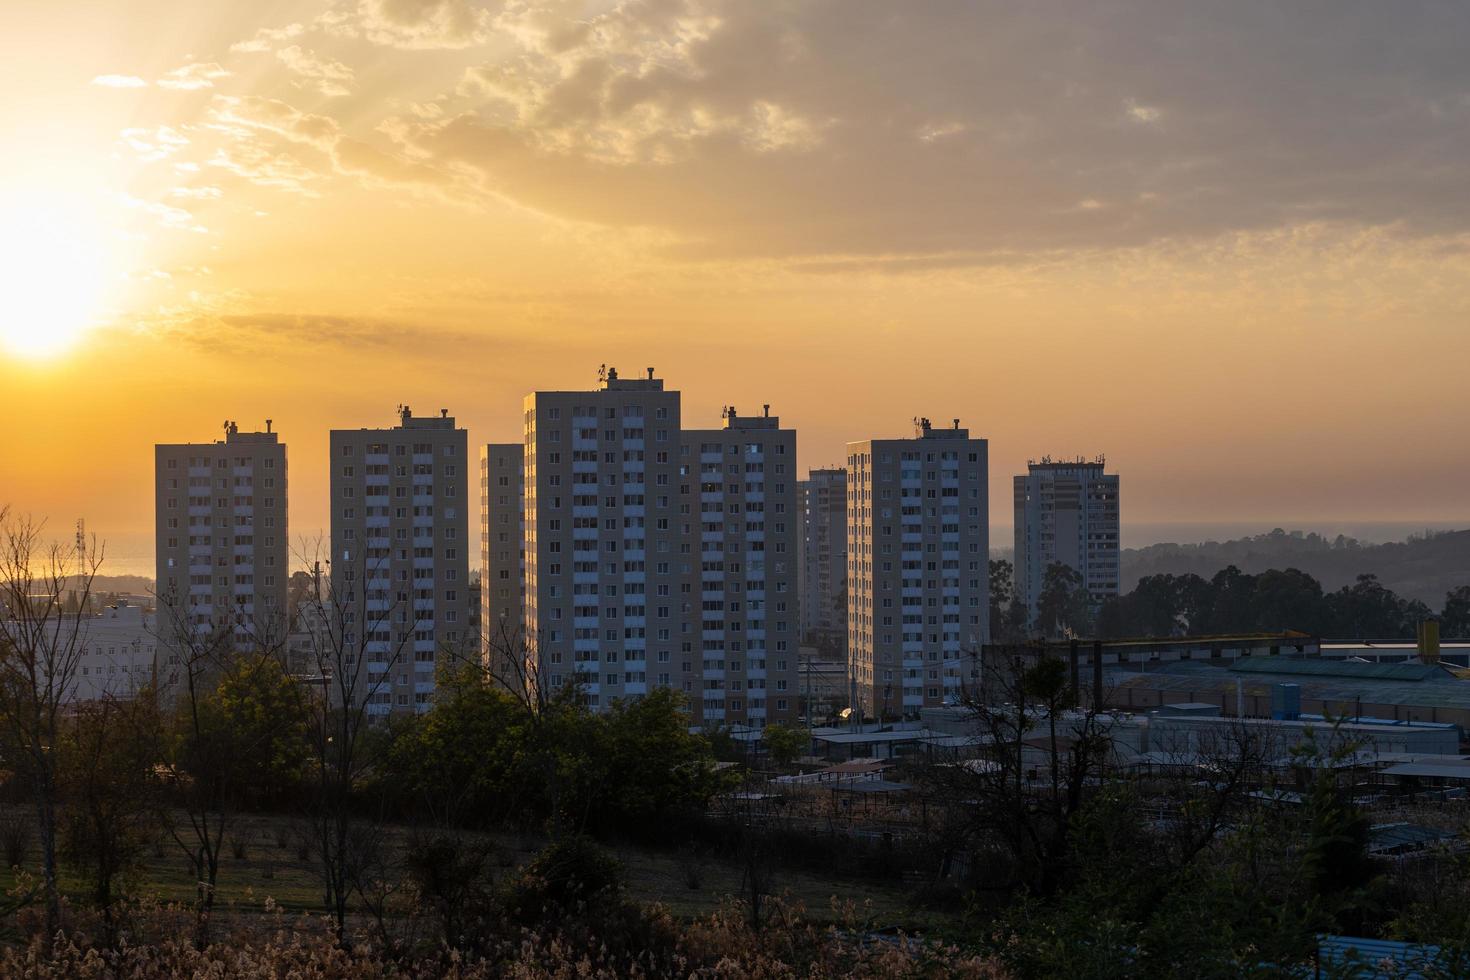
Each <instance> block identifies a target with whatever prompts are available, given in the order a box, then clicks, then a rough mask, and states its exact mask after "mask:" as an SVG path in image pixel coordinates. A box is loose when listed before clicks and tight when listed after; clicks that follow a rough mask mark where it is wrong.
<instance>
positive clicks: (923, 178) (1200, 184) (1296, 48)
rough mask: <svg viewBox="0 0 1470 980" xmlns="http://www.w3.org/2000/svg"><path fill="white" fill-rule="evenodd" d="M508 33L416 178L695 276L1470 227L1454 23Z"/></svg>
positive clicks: (672, 4) (746, 15)
mask: <svg viewBox="0 0 1470 980" xmlns="http://www.w3.org/2000/svg"><path fill="white" fill-rule="evenodd" d="M441 7H442V5H440V4H413V3H408V4H403V5H402V6H401V7H400V6H398V5H395V6H394V8H393V9H394V10H396V11H397V14H398V15H400V16H402V17H403V18H404V22H405V23H407V22H409V21H414V22H417V21H416V17H418V16H419V15H422V14H423V13H424V11H426V10H430V9H433V10H440V9H441ZM365 9H366V7H364V8H359V12H361V11H362V10H365ZM374 9H375V10H377V12H378V14H380V15H385V11H386V9H387V8H385V7H384V6H383V5H374ZM415 12H417V14H415ZM493 27H494V31H495V35H496V37H497V38H499V39H502V40H503V41H505V42H507V43H509V44H510V46H511V50H508V51H505V52H503V53H497V54H495V55H494V56H493V57H486V58H484V59H482V63H481V64H480V65H477V66H475V67H473V68H471V69H470V70H468V71H466V72H465V73H464V74H463V76H462V77H461V78H460V80H459V83H458V85H457V88H456V89H455V90H454V91H453V92H452V93H451V94H449V95H447V96H446V97H445V98H444V99H443V100H441V101H440V102H439V103H438V105H439V110H438V115H437V117H436V116H434V115H433V114H431V113H423V112H419V113H415V114H414V115H410V116H403V117H400V118H394V119H390V120H388V121H386V122H385V123H384V125H383V127H382V129H383V130H384V131H385V132H387V133H389V134H391V135H392V136H393V137H394V138H395V139H396V140H397V141H398V144H399V152H400V155H401V156H403V157H404V158H407V159H413V160H416V161H418V162H420V163H422V164H423V165H424V166H426V167H427V168H429V169H430V171H432V172H444V171H446V170H453V171H456V172H459V173H464V174H468V175H471V176H472V177H473V178H474V179H476V180H477V181H478V182H479V183H480V184H481V185H482V186H483V187H484V188H485V189H486V190H487V191H490V192H493V193H495V194H498V195H500V196H502V197H505V198H507V199H509V200H512V201H515V202H517V203H520V204H522V205H525V206H528V207H531V208H534V209H537V210H541V211H544V212H546V213H549V214H554V215H557V216H560V217H564V218H569V219H573V220H577V221H587V222H594V223H598V224H603V225H609V226H614V227H621V228H653V229H658V230H661V231H665V232H668V233H671V234H672V235H673V236H675V237H676V238H677V239H679V240H680V241H681V242H682V243H683V245H682V251H683V252H684V253H685V254H688V255H726V256H741V255H747V256H781V255H806V256H843V255H849V256H877V255H894V254H905V255H906V254H933V255H943V256H953V255H985V254H990V253H1003V252H1008V251H1015V250H1021V251H1038V252H1039V251H1045V250H1049V249H1056V248H1077V249H1091V248H1098V247H1103V248H1120V247H1132V246H1135V245H1139V244H1142V243H1148V242H1157V241H1165V240H1187V239H1192V238H1202V239H1208V238H1211V237H1213V236H1217V235H1221V234H1229V233H1232V232H1237V231H1253V230H1269V229H1272V228H1282V227H1292V226H1295V225H1298V224H1302V223H1307V222H1324V221H1325V222H1330V223H1338V224H1344V225H1360V226H1387V225H1392V226H1393V227H1394V228H1395V229H1396V230H1397V231H1398V233H1400V234H1404V235H1436V234H1443V233H1454V232H1458V231H1461V230H1466V229H1470V195H1466V194H1465V193H1464V187H1465V186H1466V184H1467V182H1470V98H1467V96H1466V93H1467V92H1470V42H1467V41H1466V40H1465V39H1466V38H1470V6H1466V5H1460V4H1450V3H1434V2H1429V0H1411V2H1407V3H1405V4H1397V5H1393V6H1392V7H1385V6H1383V5H1381V4H1376V3H1372V2H1369V0H1304V2H1301V3H1296V4H1291V5H1289V6H1287V7H1282V6H1281V5H1280V4H1278V3H1274V2H1269V0H1240V2H1238V3H1232V4H1203V5H1201V4H1178V3H1175V2H1172V0H1119V2H1117V3H1111V4H1105V5H1090V4H1081V3H1073V2H1063V0H1038V2H1036V3H1030V4H1014V3H1009V2H1002V0H934V2H931V3H924V4H915V5H905V6H904V7H903V9H902V11H899V10H897V9H896V8H895V7H894V6H893V5H892V4H891V3H890V2H887V0H807V2H801V3H780V4H777V3H750V2H749V0H647V2H640V0H625V2H622V3H618V4H615V5H613V6H611V7H605V8H602V9H601V12H600V13H594V14H591V15H588V14H587V13H586V8H585V5H583V4H581V3H575V4H573V3H560V2H539V3H533V2H530V0H508V2H507V3H505V4H504V6H503V7H502V9H501V10H500V11H499V12H498V13H497V14H496V15H495V19H494V22H493ZM473 33H474V31H473V29H470V28H468V27H467V28H466V30H465V32H463V33H462V35H461V36H466V37H467V36H470V35H471V34H473ZM1093 205H1101V206H1093Z"/></svg>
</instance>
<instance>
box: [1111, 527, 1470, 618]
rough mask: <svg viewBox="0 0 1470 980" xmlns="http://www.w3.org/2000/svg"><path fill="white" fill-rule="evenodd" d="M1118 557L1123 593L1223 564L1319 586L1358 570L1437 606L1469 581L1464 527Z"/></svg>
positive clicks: (1346, 579) (1333, 585) (1277, 534)
mask: <svg viewBox="0 0 1470 980" xmlns="http://www.w3.org/2000/svg"><path fill="white" fill-rule="evenodd" d="M1122 561H1123V580H1122V582H1120V583H1119V584H1120V585H1121V586H1122V589H1123V591H1124V592H1128V591H1130V590H1131V589H1132V588H1133V587H1134V586H1136V585H1137V584H1138V580H1139V579H1141V578H1144V577H1146V576H1149V575H1159V574H1172V575H1183V574H1186V573H1188V572H1193V573H1194V574H1196V575H1199V576H1201V577H1203V578H1210V577H1211V576H1213V575H1214V574H1215V573H1216V572H1218V571H1220V569H1222V568H1225V567H1226V566H1228V565H1234V566H1236V567H1237V568H1239V569H1240V570H1241V571H1243V572H1250V573H1253V574H1254V573H1259V572H1264V571H1266V570H1267V569H1271V568H1282V569H1284V568H1297V569H1300V570H1302V571H1304V572H1306V573H1307V574H1308V575H1311V576H1312V577H1313V578H1315V579H1317V580H1318V581H1319V582H1321V583H1322V588H1323V589H1324V590H1326V591H1333V590H1336V589H1339V588H1341V587H1342V586H1344V585H1351V584H1352V583H1353V581H1354V580H1355V579H1356V578H1357V577H1358V576H1359V575H1363V574H1369V573H1371V574H1374V575H1377V576H1378V579H1379V581H1380V582H1382V583H1383V584H1384V585H1385V586H1386V587H1388V588H1390V589H1392V590H1393V591H1394V592H1396V593H1398V594H1399V595H1400V596H1403V597H1405V598H1409V599H1419V600H1421V601H1423V602H1424V603H1426V604H1428V605H1429V607H1430V608H1431V609H1439V608H1440V606H1441V605H1443V604H1444V597H1445V593H1446V592H1448V591H1450V590H1451V589H1453V588H1456V587H1458V586H1461V585H1470V530H1466V531H1444V532H1439V533H1435V534H1428V535H1424V536H1417V535H1416V536H1411V537H1410V538H1409V539H1408V540H1407V541H1397V542H1393V543H1391V544H1363V543H1362V542H1360V541H1357V540H1355V539H1353V538H1347V537H1343V536H1341V535H1339V536H1338V537H1336V538H1325V537H1323V536H1321V535H1320V534H1305V533H1303V532H1301V531H1284V530H1282V529H1281V528H1277V529H1276V530H1274V531H1271V532H1270V533H1269V534H1257V535H1255V536H1253V537H1248V538H1238V539H1236V540H1233V541H1206V542H1204V543H1203V544H1155V545H1149V546H1148V547H1147V548H1125V549H1124V550H1123V557H1122Z"/></svg>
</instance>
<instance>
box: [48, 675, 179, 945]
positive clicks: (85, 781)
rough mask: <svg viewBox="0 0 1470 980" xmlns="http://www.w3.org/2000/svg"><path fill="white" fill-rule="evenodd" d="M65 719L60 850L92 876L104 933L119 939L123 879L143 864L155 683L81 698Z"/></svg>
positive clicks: (154, 726)
mask: <svg viewBox="0 0 1470 980" xmlns="http://www.w3.org/2000/svg"><path fill="white" fill-rule="evenodd" d="M70 722H71V723H70V724H68V725H66V726H65V731H64V738H63V741H62V775H63V779H64V785H65V787H66V796H67V800H66V804H65V806H64V807H63V822H62V840H63V842H64V847H63V850H64V852H65V853H66V854H67V857H68V859H69V860H70V862H71V863H72V864H73V865H74V866H75V867H76V868H77V869H78V870H80V871H81V872H82V873H84V874H85V875H86V876H87V879H88V881H89V883H90V885H91V890H92V900H93V902H94V904H95V905H96V906H97V908H98V909H100V910H101V912H102V923H103V929H104V932H105V941H106V942H107V944H108V945H109V946H115V945H116V944H117V939H118V929H119V922H118V917H117V908H116V905H117V900H118V894H117V892H118V880H119V879H120V878H122V877H123V876H124V875H125V874H126V873H127V872H129V871H131V870H133V869H134V868H136V867H137V866H138V862H139V858H140V855H141V852H142V847H143V841H144V838H145V834H146V827H147V820H148V816H149V814H150V812H151V800H150V798H149V797H150V788H151V787H150V784H151V782H152V771H153V763H154V761H155V758H156V756H155V755H154V752H155V749H156V748H157V742H156V740H155V737H154V736H155V732H156V730H157V710H156V703H155V701H154V697H153V691H152V690H151V689H148V688H145V689H144V690H143V691H141V692H139V693H138V694H137V695H136V696H134V697H130V698H126V699H124V698H116V697H113V696H111V695H104V696H103V697H101V698H98V699H96V700H92V701H87V702H84V703H82V704H79V705H78V706H77V708H76V710H75V711H74V712H73V713H72V716H71V719H70Z"/></svg>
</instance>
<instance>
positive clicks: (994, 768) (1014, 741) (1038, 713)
mask: <svg viewBox="0 0 1470 980" xmlns="http://www.w3.org/2000/svg"><path fill="white" fill-rule="evenodd" d="M981 670H982V673H983V675H984V680H985V683H984V692H985V696H984V697H981V696H979V693H978V689H974V690H970V691H969V692H967V694H966V699H965V705H966V707H967V708H968V709H969V710H970V711H971V712H972V713H973V717H974V726H975V731H976V733H977V735H978V736H979V740H980V741H981V742H982V743H983V746H984V752H985V754H984V758H983V759H981V760H978V762H977V764H973V765H958V766H944V767H934V768H933V769H932V770H930V771H929V772H928V773H927V774H926V779H927V780H928V781H929V782H930V783H931V784H932V786H933V789H934V790H935V793H936V796H937V797H938V798H939V799H940V800H947V801H949V802H950V804H951V806H952V807H953V808H954V809H955V811H956V812H957V813H958V814H960V816H961V817H962V820H963V823H964V826H965V828H966V830H967V834H968V836H969V837H970V839H971V840H972V841H974V842H976V843H977V844H979V845H980V846H982V847H984V846H991V847H993V846H995V845H997V844H999V845H1000V846H1001V847H1002V848H1003V850H1004V853H1005V854H1006V855H1007V856H1008V857H1009V860H1010V862H1011V864H1012V872H1013V874H1014V875H1015V876H1016V878H1017V881H1015V882H1013V884H1024V885H1026V886H1027V887H1030V888H1031V889H1033V890H1034V891H1036V892H1038V893H1040V894H1043V895H1047V894H1051V893H1052V892H1054V891H1055V890H1056V889H1057V888H1058V887H1059V886H1060V884H1061V882H1062V880H1063V877H1064V875H1065V872H1066V869H1067V866H1068V862H1069V859H1070V856H1071V854H1070V852H1071V844H1072V841H1071V837H1070V831H1071V827H1072V818H1073V816H1074V815H1075V814H1077V813H1078V812H1079V811H1080V810H1081V808H1082V807H1083V805H1084V804H1085V803H1086V800H1087V794H1088V791H1089V789H1090V788H1091V787H1093V786H1095V785H1096V784H1098V783H1099V782H1100V781H1101V780H1103V779H1105V778H1106V777H1107V776H1108V775H1109V773H1110V770H1111V768H1112V762H1113V756H1112V748H1113V747H1112V738H1111V735H1110V732H1109V727H1110V721H1111V719H1110V718H1109V717H1108V716H1107V715H1105V714H1103V713H1102V712H1101V711H1100V710H1099V709H1098V708H1096V707H1095V706H1092V705H1083V704H1081V703H1079V698H1078V692H1077V690H1076V688H1075V687H1074V686H1073V685H1072V684H1071V683H1070V682H1069V680H1068V676H1067V667H1066V665H1065V664H1064V663H1063V662H1062V661H1060V660H1058V659H1056V658H1052V657H1048V656H1045V655H1044V654H1042V653H1040V652H1039V651H1036V652H1033V653H1031V654H1030V655H1023V654H1022V653H1020V652H1017V653H1016V654H1015V656H1014V658H1013V660H1012V662H1011V663H1009V664H1004V665H1001V664H988V665H982V668H981Z"/></svg>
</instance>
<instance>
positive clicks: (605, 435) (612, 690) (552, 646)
mask: <svg viewBox="0 0 1470 980" xmlns="http://www.w3.org/2000/svg"><path fill="white" fill-rule="evenodd" d="M524 422H525V454H526V455H525V510H524V519H525V522H526V523H525V552H526V561H525V566H526V572H525V574H526V593H525V629H524V634H525V638H526V643H527V644H528V659H530V660H531V661H532V662H533V665H534V669H533V670H532V671H531V674H532V677H533V679H534V682H535V683H537V684H539V685H541V686H543V687H549V689H551V690H559V689H561V688H562V687H564V686H565V685H567V684H569V683H573V682H576V683H578V684H579V685H580V686H581V689H582V692H583V695H584V697H585V698H586V700H587V703H588V705H589V706H591V707H593V708H594V709H596V708H604V707H606V706H607V705H608V704H610V703H611V702H612V700H613V699H615V698H622V697H629V696H635V695H641V694H645V693H647V692H648V691H649V690H650V689H651V685H657V684H666V685H669V686H673V685H675V684H680V683H681V682H682V680H683V674H682V672H681V668H682V664H683V663H684V662H685V661H688V660H690V659H691V656H692V653H691V652H692V651H693V650H694V649H695V648H694V641H695V636H694V635H693V632H692V626H690V625H689V624H690V620H689V617H688V616H687V615H686V612H685V608H684V607H685V606H686V605H688V604H690V603H691V602H692V601H693V600H692V597H691V595H690V593H689V591H688V584H689V579H688V576H689V571H688V570H687V569H686V567H685V566H686V565H688V564H689V563H690V562H691V561H692V560H693V553H692V550H691V549H687V548H686V549H684V550H682V551H681V548H680V545H681V543H684V544H687V542H685V541H684V540H683V537H682V534H681V532H680V525H679V520H678V518H679V503H680V493H679V490H680V476H679V394H678V392H674V391H665V390H664V383H663V381H662V380H661V379H659V378H655V377H654V376H653V370H652V369H649V371H648V376H647V377H646V378H620V377H618V372H617V370H616V369H615V368H611V369H606V370H605V371H604V372H603V375H602V378H601V382H600V386H599V387H598V388H597V389H596V390H595V391H538V392H534V393H533V394H530V395H527V396H526V400H525V415H524ZM681 626H682V627H683V629H681Z"/></svg>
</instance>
